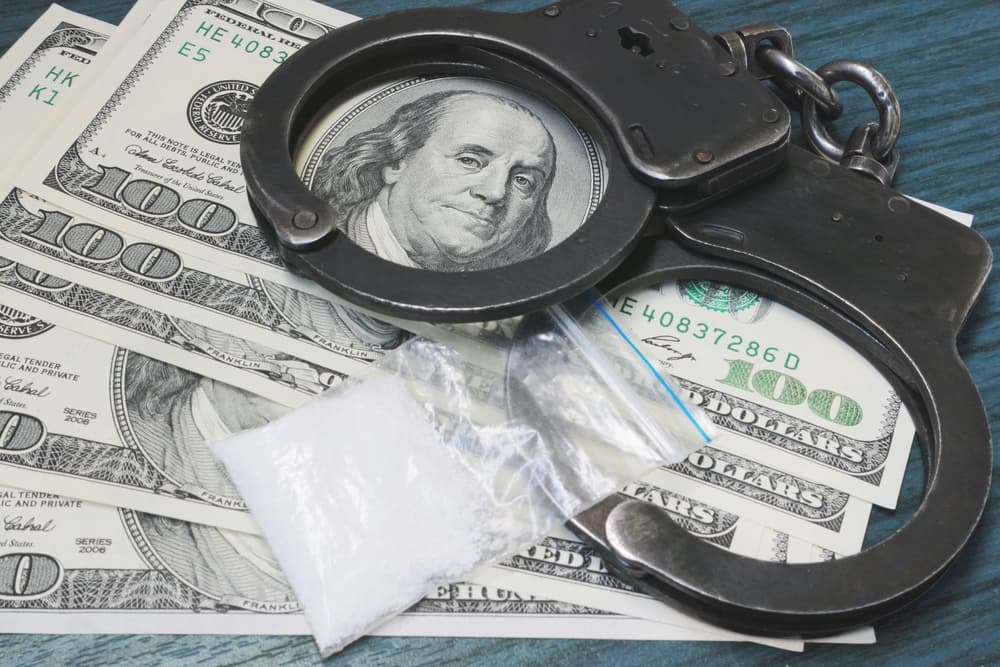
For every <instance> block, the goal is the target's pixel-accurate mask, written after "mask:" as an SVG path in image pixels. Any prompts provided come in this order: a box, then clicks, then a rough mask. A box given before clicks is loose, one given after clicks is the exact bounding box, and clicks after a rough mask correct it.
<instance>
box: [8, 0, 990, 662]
mask: <svg viewBox="0 0 1000 667" xmlns="http://www.w3.org/2000/svg"><path fill="white" fill-rule="evenodd" d="M63 4H64V5H65V6H67V7H68V8H70V9H73V10H76V11H81V12H85V13H88V14H91V15H92V16H95V17H98V18H101V19H104V20H108V21H114V22H117V21H118V20H119V19H120V18H121V17H122V16H123V15H124V13H125V11H126V10H127V8H128V6H130V4H131V3H130V2H127V1H125V0H66V1H65V2H64V3H63ZM328 4H331V5H334V6H336V7H337V8H339V9H342V10H344V11H348V12H351V13H354V14H359V15H364V16H368V15H372V14H377V13H380V12H383V11H387V10H391V9H401V8H404V7H416V6H443V5H448V6H459V5H469V4H474V5H475V6H480V7H484V8H490V9H496V10H500V11H515V10H523V9H529V8H531V7H533V6H535V5H536V4H537V3H535V2H526V1H524V0H497V1H494V2H478V3H468V2H461V1H459V0H329V1H328ZM678 4H679V6H680V7H681V9H683V10H684V11H685V12H687V13H688V14H689V15H691V16H692V17H693V18H694V19H695V20H697V21H698V23H699V24H700V25H701V26H702V27H703V28H705V29H706V30H708V31H721V30H725V29H728V28H731V27H734V26H738V25H743V24H748V23H754V22H764V21H777V22H780V23H782V24H783V25H785V26H786V27H787V28H789V29H790V30H791V32H792V34H793V35H794V37H795V43H796V55H797V56H798V57H799V59H800V60H802V61H803V62H805V63H807V64H809V65H811V66H813V67H815V66H818V65H820V64H822V63H824V62H827V61H830V60H835V59H840V58H854V59H860V60H865V61H867V62H870V63H872V64H873V65H875V66H876V67H877V68H878V69H879V70H881V71H882V72H883V73H884V74H885V75H886V76H887V77H888V78H889V79H890V80H891V81H892V82H893V84H894V85H895V87H896V90H897V93H898V95H899V98H900V101H901V104H902V109H903V137H902V139H901V140H900V144H899V147H900V149H901V151H902V153H903V162H902V166H901V168H900V171H899V173H898V175H897V178H896V187H897V189H899V190H901V191H903V192H906V193H908V194H912V195H914V196H917V197H921V198H923V199H927V200H929V201H933V202H936V203H939V204H942V205H945V206H949V207H951V208H955V209H959V210H963V211H969V212H972V213H975V214H976V223H975V226H976V228H977V229H978V230H979V231H980V232H981V233H983V234H984V235H986V236H987V237H988V238H989V240H990V242H991V244H992V246H993V248H994V253H996V252H997V247H998V243H1000V183H998V179H997V164H998V163H1000V135H998V127H1000V67H998V65H997V57H996V42H995V41H994V40H995V36H996V35H997V34H998V33H1000V4H998V3H997V2H996V1H995V0H928V1H926V2H918V1H916V0H910V1H900V0H896V1H890V0H865V1H863V0H841V1H839V2H823V3H819V2H808V1H806V0H678ZM46 5H47V3H46V2H43V1H42V0H19V1H17V2H12V1H9V0H8V1H7V2H4V3H2V4H0V51H3V50H6V48H7V46H9V45H10V43H11V42H13V41H14V40H15V39H16V38H17V37H18V36H19V35H20V34H21V32H22V31H23V30H24V29H25V28H27V26H28V25H30V23H31V22H32V21H33V20H34V19H35V18H36V17H37V16H38V15H39V14H41V12H42V11H43V9H44V7H45V6H46ZM838 90H839V89H838ZM847 103H848V105H849V107H848V108H849V112H848V113H847V114H846V117H845V118H846V120H845V121H844V122H842V123H840V124H839V125H838V126H839V127H840V128H841V129H842V130H843V131H844V132H846V129H847V128H849V127H850V126H852V125H853V123H854V122H857V121H858V120H860V119H862V118H873V117H874V111H873V110H872V109H871V107H870V105H869V103H868V101H867V100H866V98H865V97H864V95H863V94H862V93H860V92H858V91H850V93H849V94H848V95H847ZM842 135H843V132H842ZM998 313H1000V288H998V287H997V282H996V280H992V281H991V282H990V284H989V286H988V288H987V291H986V293H985V295H984V297H983V299H982V300H981V302H980V304H979V305H978V307H977V309H976V310H975V312H974V314H973V316H972V318H971V319H970V321H969V323H968V326H967V328H966V331H965V333H964V334H963V336H962V339H961V341H960V350H961V352H962V354H963V356H964V357H965V359H966V362H967V363H968V365H969V367H970V369H971V371H972V375H973V377H974V378H975V380H976V382H977V384H978V386H979V388H980V391H981V392H982V396H983V400H984V402H985V404H986V409H987V411H988V413H989V415H990V417H991V424H992V426H993V429H994V431H997V430H1000V429H998V428H997V427H998V426H1000V348H998V343H1000V317H998ZM910 468H911V469H910V470H909V472H908V474H907V478H906V481H905V483H904V491H903V494H904V498H903V502H902V503H901V507H900V510H899V511H898V512H897V513H896V516H891V515H889V514H888V513H876V516H875V519H874V522H873V528H872V531H871V532H872V533H873V534H874V535H875V536H878V537H881V536H885V535H887V534H889V533H890V532H891V530H893V527H894V526H896V525H898V523H899V521H901V520H902V519H903V518H905V516H906V515H907V514H908V513H909V512H912V510H913V508H914V507H915V506H916V504H917V503H918V502H919V498H920V493H921V490H922V481H921V475H920V468H921V463H920V457H919V454H916V453H915V454H914V456H913V457H912V460H911V466H910ZM994 472H996V466H994ZM998 495H1000V493H998V492H997V490H996V486H994V488H993V490H992V492H991V504H990V506H989V507H988V508H987V511H986V515H985V517H984V518H983V522H982V525H981V527H980V528H979V530H978V532H977V533H976V535H975V537H974V538H973V540H972V543H971V544H970V545H969V547H968V549H967V550H966V552H965V553H964V554H963V555H962V556H961V557H960V558H959V560H958V562H957V563H956V564H955V566H954V567H953V569H952V571H951V572H950V573H949V574H948V575H947V576H946V577H945V578H944V579H943V581H942V582H941V583H940V584H939V585H938V586H937V587H935V588H934V589H933V590H932V591H931V592H930V593H929V594H928V595H927V596H926V597H924V598H923V599H922V600H921V601H920V602H919V604H918V605H917V606H916V607H915V608H914V609H912V610H910V611H909V612H907V613H905V614H904V615H902V616H900V617H899V618H897V619H895V620H893V621H890V622H887V623H885V624H883V625H882V626H881V627H879V628H878V635H879V643H878V644H877V645H875V646H865V647H845V646H812V647H809V648H808V649H807V650H806V652H805V653H804V654H801V655H797V654H789V653H784V652H780V651H776V650H773V649H768V648H764V647H760V646H753V645H734V644H722V643H707V644H703V643H696V642H670V643H668V642H613V641H583V640H574V641H567V640H515V639H450V638H371V637H370V638H366V639H363V640H361V641H359V642H357V643H356V644H354V645H353V646H351V647H350V648H349V649H348V650H346V651H345V652H344V653H343V654H341V655H339V656H337V657H335V658H334V659H332V660H331V661H330V662H332V663H333V664H338V665H339V664H343V665H368V664H372V665H383V664H391V665H430V664H433V665H451V664H462V665H490V666H492V667H495V666H497V665H546V666H547V667H555V666H557V665H567V666H569V665H573V666H577V665H592V664H607V665H621V666H623V667H625V666H632V665H635V666H637V667H638V666H643V667H645V666H647V665H668V664H669V665H674V664H676V665H702V664H706V665H717V664H726V665H728V664H739V665H756V664H762V665H763V664H767V665H771V664H788V665H801V666H805V665H827V664H853V663H861V664H879V665H883V664H899V665H982V664H995V663H1000V592H998V591H1000V588H998V579H1000V525H998V524H1000V507H998V500H997V496H998ZM900 566H901V567H904V566H905V563H900ZM317 662H319V656H318V654H317V652H316V650H315V648H314V646H313V644H312V641H311V639H310V638H307V637H296V638H287V637H243V636H240V637H221V636H220V637H217V636H135V635H123V636H114V635H100V636H58V635H52V636H38V635H35V636H31V635H9V636H7V637H5V638H4V640H3V641H2V642H0V664H5V665H6V664H10V665H25V666H27V665H57V664H73V665H102V664H128V665H173V664H178V665H185V664H195V663H197V664H209V665H235V664H250V665H305V664H315V663H317Z"/></svg>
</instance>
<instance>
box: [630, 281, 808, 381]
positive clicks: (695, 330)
mask: <svg viewBox="0 0 1000 667" xmlns="http://www.w3.org/2000/svg"><path fill="white" fill-rule="evenodd" d="M611 306H612V308H614V309H615V310H617V311H618V312H620V313H621V314H622V315H626V316H628V317H644V318H646V320H647V321H648V322H650V323H656V324H659V326H660V327H661V328H662V329H665V330H668V331H675V332H677V333H679V334H683V335H685V336H690V337H691V338H695V339H697V340H706V339H707V340H711V341H712V345H715V346H718V347H722V348H725V349H726V350H729V351H730V352H735V353H736V354H742V355H744V356H746V357H749V358H751V359H757V358H760V359H763V360H764V361H766V362H768V363H781V364H782V365H783V366H784V367H785V368H787V369H788V370H792V371H793V370H795V369H796V368H798V367H799V362H800V361H801V360H800V359H799V355H797V354H795V353H794V352H783V351H782V350H781V348H779V347H777V346H774V345H771V346H765V345H764V344H763V343H761V342H759V341H756V340H745V339H744V338H743V336H741V335H740V334H736V333H730V332H729V331H727V330H726V329H723V328H721V327H712V326H710V325H708V324H705V323H704V322H698V321H696V320H692V319H691V318H690V317H686V316H682V317H678V316H676V315H675V314H674V313H673V312H671V311H669V310H661V311H659V312H657V310H656V309H655V308H653V307H652V306H651V305H649V304H648V303H646V304H642V312H641V313H640V312H639V300H638V299H636V298H634V297H631V296H626V297H619V298H617V299H615V300H614V301H612V302H611Z"/></svg>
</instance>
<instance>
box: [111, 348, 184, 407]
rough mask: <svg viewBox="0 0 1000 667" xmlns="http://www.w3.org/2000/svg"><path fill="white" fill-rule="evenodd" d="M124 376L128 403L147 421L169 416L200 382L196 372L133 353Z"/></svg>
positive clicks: (126, 365) (129, 357) (129, 356)
mask: <svg viewBox="0 0 1000 667" xmlns="http://www.w3.org/2000/svg"><path fill="white" fill-rule="evenodd" d="M124 376H125V377H124V378H123V383H124V385H125V387H124V389H125V403H126V404H127V405H128V407H129V410H131V411H134V412H135V414H136V416H138V417H141V418H144V419H152V418H164V417H166V416H167V415H169V414H170V410H171V408H172V407H173V406H174V405H176V404H177V403H178V402H181V401H186V400H187V399H188V398H189V397H190V396H191V394H192V393H194V390H195V389H197V388H198V383H199V382H200V381H201V378H200V377H199V376H197V375H195V374H194V373H191V372H189V371H186V370H184V369H182V368H178V367H177V366H172V365H170V364H166V363H163V362H162V361H158V360H156V359H152V358H150V357H146V356H143V355H141V354H136V353H134V352H131V353H129V355H128V360H127V361H126V363H125V373H124Z"/></svg>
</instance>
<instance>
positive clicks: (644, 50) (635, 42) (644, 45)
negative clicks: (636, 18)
mask: <svg viewBox="0 0 1000 667" xmlns="http://www.w3.org/2000/svg"><path fill="white" fill-rule="evenodd" d="M618 36H619V37H621V38H622V48H623V49H626V50H628V51H631V52H632V53H634V54H636V55H640V56H644V57H645V56H648V55H650V54H652V53H653V46H652V42H651V41H650V39H649V35H647V34H646V33H644V32H639V31H638V30H634V29H633V28H631V27H629V26H625V27H623V28H618Z"/></svg>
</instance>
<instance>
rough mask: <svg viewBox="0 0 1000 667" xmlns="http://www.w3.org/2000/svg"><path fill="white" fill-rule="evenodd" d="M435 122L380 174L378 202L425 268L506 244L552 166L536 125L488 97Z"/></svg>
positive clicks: (455, 107)
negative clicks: (432, 128)
mask: <svg viewBox="0 0 1000 667" xmlns="http://www.w3.org/2000/svg"><path fill="white" fill-rule="evenodd" d="M438 125H439V126H438V128H437V129H436V130H435V131H434V132H433V133H432V134H431V136H430V137H429V138H428V140H427V142H426V143H425V144H424V145H423V146H421V147H420V148H418V149H417V150H415V151H414V152H413V153H411V154H410V155H408V156H407V157H406V158H405V159H403V160H402V161H400V162H399V164H396V165H392V166H390V167H386V168H385V169H384V170H383V173H382V177H383V179H384V180H385V183H386V188H384V189H383V191H382V193H381V194H380V197H379V202H380V204H381V206H382V209H383V211H385V214H386V218H387V219H388V221H389V224H390V226H391V227H392V231H393V233H394V234H395V236H396V237H397V240H398V241H399V242H400V244H401V245H402V246H403V248H404V249H405V250H406V251H407V253H408V254H409V255H410V256H411V257H412V258H413V259H414V261H416V262H417V263H418V264H420V265H421V266H424V267H426V268H431V269H436V268H443V267H446V266H449V265H450V266H454V265H459V266H460V265H462V264H466V263H468V262H470V261H472V260H474V259H476V258H478V257H483V256H487V255H489V254H491V253H492V252H494V251H496V250H498V249H500V248H502V247H504V246H506V245H507V244H508V243H510V241H511V240H512V239H513V238H514V237H515V236H516V235H517V234H519V233H520V232H521V231H522V229H523V228H524V225H525V223H526V222H527V221H528V218H529V217H530V216H531V214H532V213H533V212H534V210H535V208H536V206H537V205H538V201H539V198H540V197H541V196H542V193H543V192H544V191H545V184H546V182H547V181H548V180H549V178H550V177H551V175H552V172H553V170H554V168H555V156H554V150H553V147H552V141H551V139H550V138H549V135H548V132H546V131H545V128H544V127H543V126H542V124H541V123H540V122H539V121H538V120H537V119H535V118H533V117H532V116H530V115H528V114H526V113H524V112H522V111H518V110H516V109H513V108H511V107H509V106H506V105H504V104H502V103H500V102H497V101H496V100H493V99H491V98H489V97H485V96H475V95H472V96H469V97H462V98H459V99H456V100H453V101H451V102H450V103H449V106H448V108H447V109H446V110H445V111H444V112H443V113H442V115H441V117H440V120H439V123H438Z"/></svg>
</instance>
